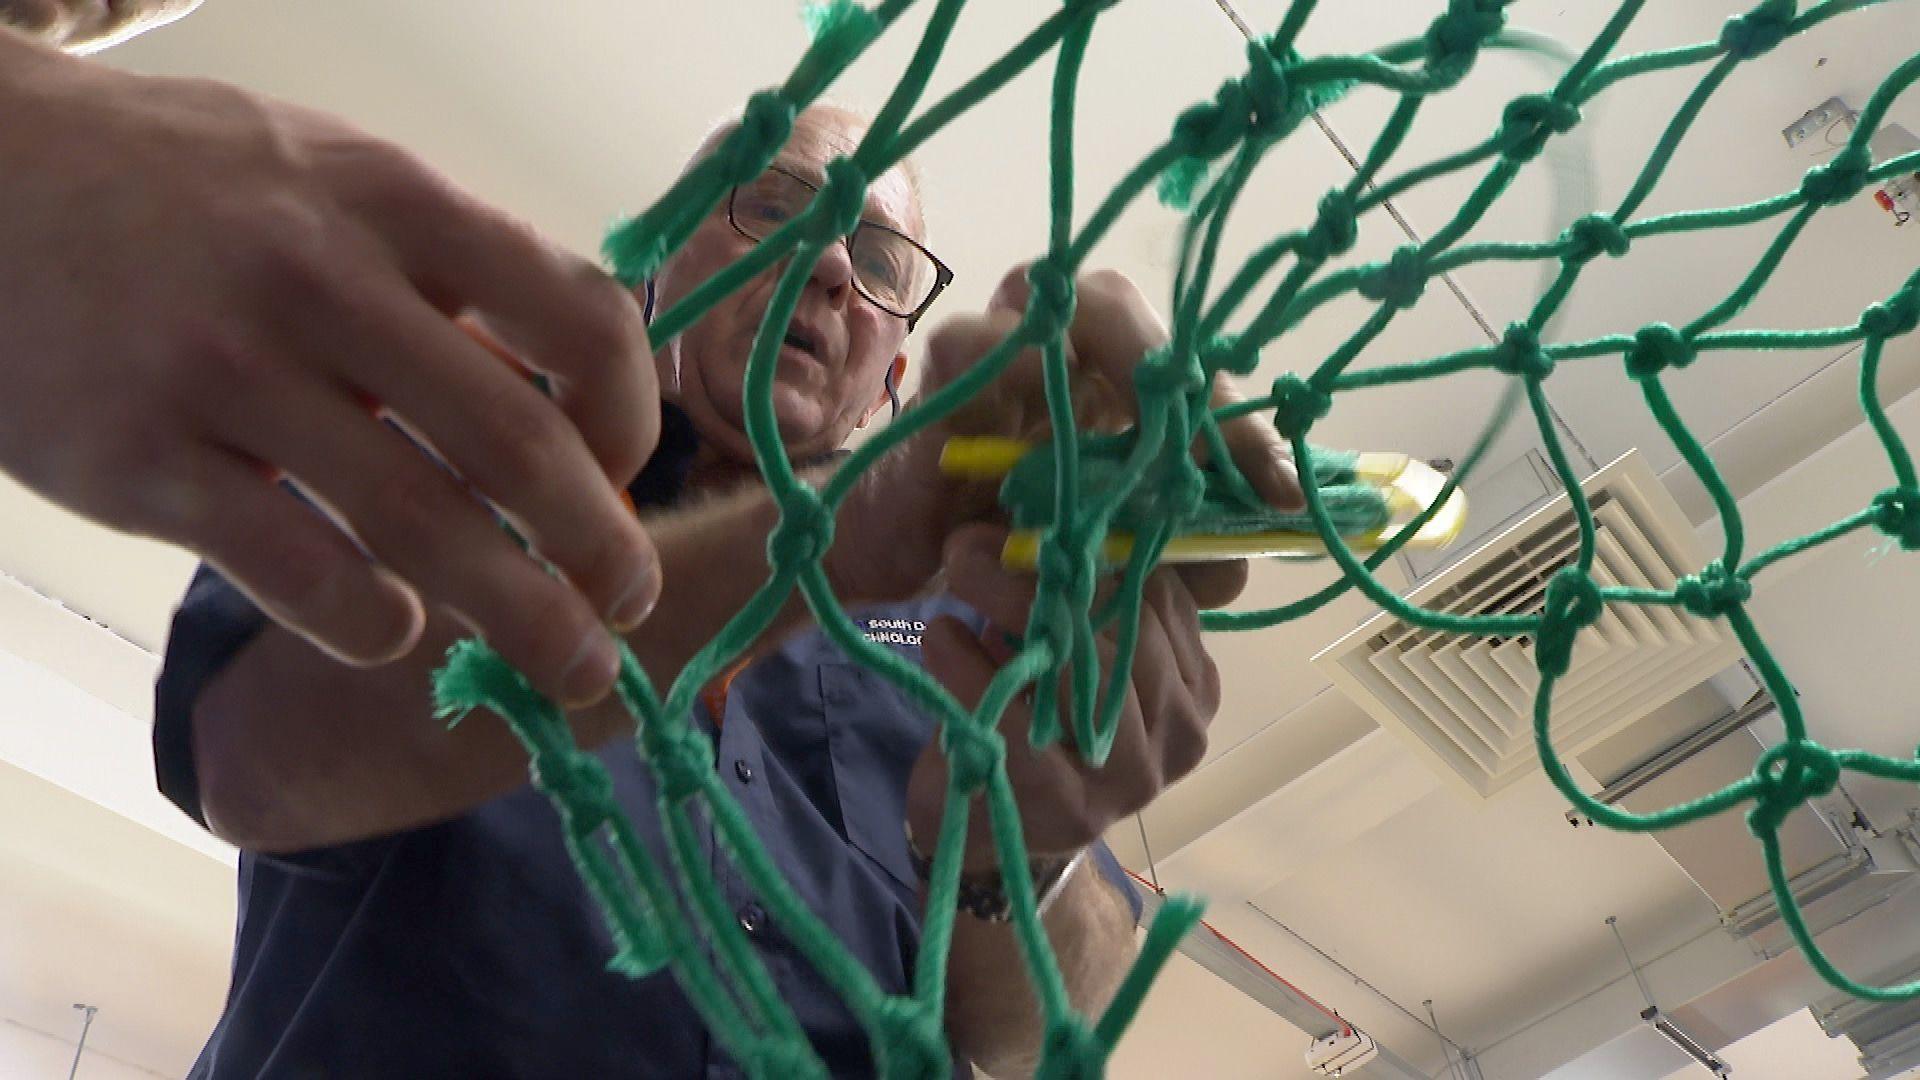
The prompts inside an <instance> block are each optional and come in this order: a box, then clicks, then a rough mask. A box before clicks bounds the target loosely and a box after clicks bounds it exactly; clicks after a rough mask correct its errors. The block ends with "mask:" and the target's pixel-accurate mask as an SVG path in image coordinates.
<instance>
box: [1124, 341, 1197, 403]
mask: <svg viewBox="0 0 1920 1080" xmlns="http://www.w3.org/2000/svg"><path fill="white" fill-rule="evenodd" d="M1206 386H1207V374H1206V372H1204V371H1202V370H1200V365H1199V363H1198V357H1195V358H1194V362H1190V363H1185V364H1182V363H1178V362H1176V361H1175V360H1174V359H1173V355H1172V353H1171V351H1170V350H1168V349H1167V348H1166V347H1165V346H1162V347H1160V348H1158V349H1155V350H1153V351H1152V352H1150V353H1148V354H1147V355H1146V356H1145V357H1143V358H1142V359H1141V361H1140V363H1139V364H1138V365H1137V366H1135V367H1134V369H1133V390H1134V393H1135V394H1137V395H1138V396H1139V398H1140V405H1141V411H1142V412H1145V411H1146V405H1147V403H1148V402H1150V401H1164V400H1166V399H1168V398H1170V397H1173V396H1176V395H1178V396H1181V397H1186V396H1190V395H1192V394H1194V393H1196V392H1199V391H1202V390H1204V389H1205V388H1206Z"/></svg>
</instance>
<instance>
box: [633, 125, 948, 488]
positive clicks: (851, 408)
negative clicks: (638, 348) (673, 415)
mask: <svg viewBox="0 0 1920 1080" xmlns="http://www.w3.org/2000/svg"><path fill="white" fill-rule="evenodd" d="M858 125H859V121H858V120H857V118H855V117H852V116H849V115H847V114H845V113H841V112H838V111H835V110H827V109H812V110H809V111H807V112H805V113H803V114H801V116H800V117H799V118H798V119H797V120H796V121H795V123H794V127H793V135H792V137H791V138H790V139H789V140H788V142H787V145H786V147H785V148H784V149H783V150H781V152H780V154H779V156H778V157H777V158H775V159H774V165H775V166H776V167H777V168H780V169H783V170H785V171H786V172H788V173H792V174H794V175H796V176H798V177H801V178H803V179H805V180H807V181H809V182H811V183H813V184H816V185H817V184H819V183H820V181H821V179H822V176H823V172H824V169H825V166H826V164H827V162H828V161H830V160H832V159H833V158H835V157H839V156H842V155H845V154H851V153H852V152H853V149H854V147H855V145H856V144H857V142H858V140H859V138H860V136H861V134H863V130H862V128H861V127H860V126H858ZM862 217H863V218H864V219H865V220H867V221H871V222H876V223H878V224H881V225H886V226H889V227H891V228H894V229H897V230H900V231H901V232H904V233H906V234H908V235H909V236H912V237H914V238H916V239H918V238H920V236H921V235H922V226H921V221H920V214H919V209H918V206H917V203H916V201H915V198H914V195H913V191H912V189H911V186H910V185H909V183H908V181H907V178H906V177H905V175H904V174H903V173H901V172H900V171H899V170H897V169H896V170H894V171H891V172H888V173H886V174H885V175H883V176H881V177H879V178H878V179H876V180H875V181H874V182H873V184H872V186H871V187H870V188H869V190H868V192H867V208H866V212H865V213H864V214H863V215H862ZM754 243H755V242H754V241H753V240H750V239H748V238H747V237H745V236H743V235H741V233H740V232H739V231H738V230H737V229H735V228H734V226H733V224H732V223H730V222H729V221H728V219H727V207H726V205H725V203H724V202H723V203H722V204H721V205H720V206H719V207H718V208H717V209H715V211H714V212H713V213H712V214H710V215H709V216H708V217H707V220H706V221H704V222H703V223H701V225H700V227H699V228H698V229H697V230H695V232H694V234H693V236H692V237H691V238H690V239H689V240H688V241H687V243H686V245H685V246H684V247H682V248H681V249H680V251H679V252H677V253H676V254H675V255H674V257H673V258H672V259H671V260H669V261H668V263H667V265H666V266H665V267H663V268H662V269H661V271H660V274H659V276H658V278H657V279H656V281H655V289H656V296H655V305H656V310H657V311H665V310H666V309H667V308H669V307H672V306H673V305H674V304H675V303H678V302H679V300H680V298H681V297H684V296H685V295H686V294H687V293H689V292H690V291H692V290H693V289H694V288H695V287H697V286H698V285H699V284H700V283H701V282H703V281H705V280H706V279H708V278H709V277H712V276H713V275H714V274H715V273H717V272H718V271H719V270H721V269H722V268H723V267H725V266H726V265H728V264H729V263H732V262H733V261H734V260H736V259H738V258H740V257H741V256H742V255H745V254H746V253H747V252H748V251H749V250H750V249H751V248H752V247H753V246H754ZM786 267H787V261H784V260H783V261H781V262H779V263H776V264H775V265H774V266H773V268H771V269H769V270H768V271H766V272H765V273H762V274H760V275H759V276H757V277H755V278H754V279H753V280H752V281H749V282H748V283H747V284H746V285H745V286H744V287H743V288H741V289H740V290H738V291H737V292H735V293H734V294H733V295H731V296H728V297H727V298H725V299H723V300H721V301H720V302H719V303H718V304H716V305H714V307H713V308H712V309H710V310H709V311H708V312H707V313H706V314H705V315H704V316H703V317H702V318H701V319H700V321H699V322H697V323H695V324H694V325H693V326H691V327H689V328H688V329H687V330H686V332H685V333H683V334H681V336H680V337H679V338H678V339H677V340H675V341H674V342H673V343H672V344H671V345H669V346H668V347H667V349H666V350H663V352H662V359H663V360H666V361H668V363H667V364H665V365H664V366H665V368H666V371H665V373H664V374H663V377H662V378H663V381H668V380H670V379H671V377H672V369H673V362H675V361H677V364H678V369H679V380H680V385H679V387H678V391H677V394H676V392H675V391H674V389H673V387H672V386H671V383H670V382H669V383H668V393H669V395H671V396H674V397H675V400H676V401H677V402H678V403H679V405H680V407H681V408H683V409H685V410H686V411H687V414H688V415H689V416H690V417H691V418H692V419H693V421H694V424H695V425H696V426H697V427H698V428H699V430H700V433H701V435H702V437H703V438H705V439H706V440H708V441H709V442H711V443H713V444H714V445H715V446H716V447H717V448H719V449H720V450H722V451H724V452H725V453H727V454H728V455H729V456H731V457H734V458H737V459H739V460H742V461H746V460H750V459H751V456H752V451H751V448H750V447H749V445H748V443H747V439H746V434H745V432H746V416H745V407H744V399H743V394H742V388H743V386H744V383H745V376H746V370H747V354H748V352H749V350H750V349H751V347H752V344H753V338H754V334H755V333H756V332H757V331H758V330H759V328H760V320H761V318H762V317H763V316H764V315H765V314H766V311H767V306H768V303H769V301H770V300H771V299H772V296H773V291H774V287H775V285H776V284H777V282H778V279H779V276H780V274H781V272H782V271H784V270H785V269H786ZM906 336H907V322H906V320H905V319H903V318H901V317H899V316H897V315H893V314H890V313H888V312H887V311H884V310H882V309H881V308H880V307H878V306H877V305H875V304H873V303H872V302H870V301H868V300H867V299H866V298H865V297H863V296H861V295H860V293H859V292H858V291H857V290H856V289H855V287H854V283H853V263H852V260H851V256H850V253H849V252H848V249H847V246H846V245H845V244H842V243H836V244H833V245H831V246H830V247H828V248H827V250H826V252H825V253H824V254H822V255H821V257H820V259H819V261H818V262H817V263H816V264H815V265H814V267H813V273H812V275H811V276H810V277H809V278H808V279H807V283H806V288H805V290H804V291H803V292H802V293H801V296H800V302H799V305H798V306H797V307H796V308H795V309H794V314H793V319H792V321H791V322H789V323H788V325H787V339H786V343H785V344H783V345H782V347H781V349H780V359H779V364H778V367H777V368H776V370H775V374H774V386H773V408H774V414H775V416H776V417H777V418H778V420H779V424H780V435H781V439H782V441H783V442H784V443H785V444H786V447H787V453H788V455H789V456H790V457H792V458H795V459H800V460H804V459H806V458H810V457H817V456H819V455H822V454H826V453H828V452H831V451H833V450H836V449H838V448H839V447H840V446H841V444H842V443H844V442H845V441H846V438H847V436H848V434H850V433H851V432H852V431H853V429H854V428H855V427H857V426H858V425H859V424H861V423H862V422H863V421H864V420H865V419H866V418H867V417H868V416H869V415H871V414H872V413H873V412H874V411H875V410H877V409H878V408H880V407H881V406H882V405H883V404H884V403H885V402H886V400H887V397H886V384H885V378H886V375H887V371H888V369H889V368H890V367H891V366H892V365H893V362H894V358H895V357H896V356H897V355H899V353H900V351H901V347H902V346H903V345H904V344H905V342H906Z"/></svg>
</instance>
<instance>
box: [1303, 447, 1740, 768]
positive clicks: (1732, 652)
mask: <svg viewBox="0 0 1920 1080" xmlns="http://www.w3.org/2000/svg"><path fill="white" fill-rule="evenodd" d="M1584 488H1585V490H1586V493H1587V499H1588V501H1589V502H1590V503H1591V504H1592V506H1593V511H1594V518H1595V523H1596V525H1597V533H1598V536H1597V538H1598V548H1597V551H1596V554H1595V559H1594V567H1593V576H1594V579H1595V580H1596V581H1598V582H1599V583H1600V584H1601V585H1602V586H1609V585H1626V586H1632V587H1637V588H1643V589H1671V588H1673V586H1674V583H1675V582H1676V581H1678V580H1679V579H1680V578H1681V577H1683V576H1685V575H1687V574H1690V573H1693V572H1695V571H1697V570H1699V569H1700V567H1701V566H1703V565H1704V564H1705V563H1706V561H1707V555H1706V553H1705V552H1704V551H1703V550H1702V549H1701V545H1700V542H1699V540H1698V539H1697V538H1696V537H1695V535H1694V531H1693V526H1692V525H1691V524H1689V523H1688V521H1687V518H1686V515H1685V514H1683V513H1682V512H1681V510H1680V507H1679V505H1678V504H1677V503H1675V502H1674V499H1673V496H1672V495H1671V494H1669V493H1668V491H1667V489H1666V488H1665V487H1664V486H1663V485H1662V484H1661V483H1660V480H1659V478H1658V477H1656V476H1654V474H1653V471H1652V470H1651V469H1649V468H1648V467H1647V464H1646V462H1645V461H1644V460H1642V459H1641V457H1640V456H1639V454H1638V453H1635V452H1632V451H1629V452H1628V453H1627V454H1625V455H1624V456H1622V457H1620V458H1619V459H1617V460H1616V461H1614V462H1613V463H1612V464H1610V465H1608V466H1607V467H1606V468H1604V469H1601V470H1600V471H1599V472H1597V473H1595V474H1594V475H1593V476H1592V477H1590V478H1588V480H1587V482H1586V483H1585V485H1584ZM1579 543H1580V534H1579V530H1578V528H1577V526H1576V524H1575V522H1574V519H1573V510H1572V507H1571V506H1570V505H1569V503H1568V500H1567V498H1566V496H1565V495H1561V496H1560V497H1559V498H1557V499H1554V500H1553V501H1552V502H1549V503H1547V504H1545V505H1544V506H1542V507H1541V508H1540V509H1538V510H1536V511H1534V512H1533V513H1531V514H1529V515H1527V516H1526V517H1525V518H1523V519H1522V520H1521V521H1520V522H1519V523H1517V524H1515V525H1514V526H1513V527H1512V528H1510V529H1507V530H1505V531H1503V532H1502V533H1500V534H1499V535H1498V536H1496V537H1494V538H1493V539H1492V540H1490V541H1488V542H1487V544H1486V545H1485V546H1483V547H1481V548H1480V549H1479V550H1477V551H1474V552H1472V553H1471V554H1469V555H1467V556H1466V557H1465V558H1463V559H1461V560H1460V561H1458V562H1456V563H1454V564H1453V565H1452V566H1450V567H1448V568H1447V569H1446V570H1444V571H1443V572H1441V573H1439V574H1436V575H1434V576H1433V577H1432V578H1430V579H1428V580H1426V581H1424V582H1422V583H1421V584H1420V585H1419V586H1417V587H1416V588H1415V589H1414V590H1413V591H1412V592H1410V593H1409V594H1408V598H1409V599H1411V600H1413V601H1414V602H1416V603H1418V604H1420V605H1421V606H1422V607H1426V608H1430V609H1433V610H1437V611H1445V612H1449V613H1452V614H1460V615H1484V614H1496V613H1497V614H1513V613H1522V614H1526V613H1534V612H1538V611H1539V610H1540V606H1541V602H1542V596H1543V594H1544V593H1545V591H1546V587H1547V580H1548V579H1549V578H1551V577H1552V576H1553V574H1554V572H1555V571H1556V570H1559V569H1560V568H1561V567H1563V566H1566V565H1568V564H1570V563H1571V562H1573V560H1574V558H1575V556H1576V555H1577V553H1578V551H1579ZM1533 648H1534V642H1533V639H1532V637H1531V636H1527V635H1522V636H1518V637H1469V636H1461V635H1454V634H1445V633H1438V632H1434V631H1429V630H1421V629H1418V628H1416V627H1411V626H1408V625H1407V624H1405V623H1403V622H1401V621H1400V620H1399V619H1397V618H1395V617H1394V616H1392V615H1388V614H1386V613H1384V612H1383V613H1381V614H1379V615H1377V616H1375V617H1374V618H1372V619H1370V620H1368V621H1367V622H1366V623H1365V624H1363V625H1362V626H1361V627H1360V628H1359V629H1357V630H1355V631H1354V632H1353V633H1351V634H1348V635H1347V636H1346V637H1345V638H1343V639H1341V640H1340V641H1339V642H1337V643H1335V644H1334V645H1333V646H1332V647H1330V648H1328V649H1326V650H1325V651H1323V652H1321V653H1320V655H1318V656H1316V657H1314V662H1315V663H1316V664H1318V665H1320V667H1321V668H1322V670H1324V671H1325V672H1326V673H1327V674H1328V676H1329V677H1330V678H1331V679H1332V680H1333V682H1334V685H1336V686H1338V687H1340V689H1341V690H1343V691H1345V692H1346V693H1347V695H1348V696H1350V697H1352V698H1353V699H1354V700H1355V701H1356V702H1358V703H1359V704H1360V705H1361V707H1363V708H1365V709H1366V710H1367V712H1368V713H1369V714H1371V715H1372V716H1373V717H1374V718H1375V719H1376V720H1378V721H1379V722H1380V724H1381V726H1382V727H1385V728H1387V729H1389V730H1392V731H1394V732H1396V733H1397V734H1399V735H1401V736H1403V737H1404V738H1405V739H1406V741H1407V742H1408V743H1409V744H1411V745H1412V746H1413V747H1414V749H1415V750H1416V751H1417V752H1418V753H1419V754H1420V755H1421V756H1422V757H1423V758H1424V759H1425V760H1427V761H1428V762H1429V763H1430V764H1431V765H1433V766H1434V767H1435V768H1436V769H1437V770H1438V771H1439V772H1440V773H1441V774H1442V775H1443V776H1447V777H1450V778H1451V779H1453V780H1454V781H1455V782H1457V783H1461V784H1464V785H1465V787H1466V788H1467V789H1468V790H1470V791H1472V792H1474V793H1475V794H1478V795H1480V796H1482V797H1487V796H1491V795H1493V794H1494V793H1495V792H1497V791H1499V790H1501V789H1502V788H1504V787H1506V786H1507V785H1508V784H1511V783H1513V782H1514V781H1515V780H1517V779H1519V778H1520V777H1522V776H1525V775H1528V774H1530V773H1532V772H1535V771H1538V769H1539V767H1540V766H1539V761H1538V758H1537V757H1536V755H1535V752H1534V746H1533V734H1532V723H1533V720H1532V716H1533V695H1534V691H1535V689H1536V688H1537V687H1538V686H1539V675H1538V673H1537V671H1536V669H1535V667H1534V656H1533ZM1739 655H1740V652H1739V646H1738V645H1737V643H1735V642H1734V640H1733V637H1732V634H1731V632H1730V631H1728V630H1727V629H1726V627H1725V626H1724V625H1723V624H1719V623H1716V622H1709V621H1705V620H1701V619H1695V618H1692V617H1691V616H1688V615H1687V614H1686V613H1684V612H1682V611H1680V610H1679V609H1677V608H1668V607H1661V606H1641V605H1630V604H1611V605H1608V608H1607V611H1606V614H1605V615H1604V616H1603V617H1602V618H1601V619H1600V621H1599V622H1597V623H1595V624H1594V625H1592V626H1590V627H1587V628H1586V629H1585V630H1582V631H1581V632H1580V636H1579V637H1578V638H1577V639H1576V640H1575V645H1574V651H1573V669H1572V670H1571V671H1570V672H1569V673H1568V674H1567V676H1566V677H1565V678H1564V679H1562V680H1561V681H1560V682H1559V684H1558V685H1557V686H1556V687H1555V690H1554V701H1553V733H1554V734H1553V737H1554V745H1555V746H1557V747H1559V748H1560V750H1561V751H1562V752H1563V753H1565V754H1568V755H1572V754H1575V753H1578V752H1579V751H1580V750H1582V749H1584V748H1585V747H1588V746H1590V745H1592V744H1593V743H1594V742H1595V741H1597V740H1599V739H1602V738H1604V737H1606V736H1607V735H1610V734H1612V733H1614V732H1616V731H1619V730H1620V729H1621V728H1623V727H1625V726H1626V725H1628V724H1631V723H1633V722H1634V721H1635V720H1638V719H1640V718H1641V717H1643V716H1645V715H1646V714H1647V713H1649V712H1651V711H1653V710H1654V709H1657V708H1659V707H1660V706H1662V705H1664V704H1666V703H1667V702H1669V701H1672V700H1673V699H1674V698H1676V697H1679V696H1680V695H1681V694H1683V693H1685V692H1686V691H1688V690H1690V689H1692V688H1693V687H1695V686H1697V685H1699V684H1700V683H1702V682H1704V681H1705V680H1707V679H1708V678H1709V677H1711V676H1712V675H1713V674H1714V673H1716V672H1718V671H1720V670H1721V669H1723V668H1725V667H1726V666H1727V665H1729V664H1731V663H1733V662H1734V661H1735V660H1737V659H1738V658H1739Z"/></svg>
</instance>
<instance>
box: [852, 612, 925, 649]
mask: <svg viewBox="0 0 1920 1080" xmlns="http://www.w3.org/2000/svg"><path fill="white" fill-rule="evenodd" d="M861 621H862V622H865V623H866V624H867V630H866V633H865V634H864V635H862V636H864V637H865V638H866V639H867V640H868V641H871V642H874V643H876V644H879V645H909V646H912V647H913V648H916V649H917V648H919V647H920V635H921V634H923V633H925V632H926V630H927V624H926V623H924V622H922V621H921V620H919V619H863V620H861Z"/></svg>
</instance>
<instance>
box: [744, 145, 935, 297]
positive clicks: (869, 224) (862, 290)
mask: <svg viewBox="0 0 1920 1080" xmlns="http://www.w3.org/2000/svg"><path fill="white" fill-rule="evenodd" d="M767 171H768V172H772V173H779V174H780V175H781V176H784V177H786V178H787V179H789V180H792V181H793V182H794V183H796V184H799V185H800V186H801V187H804V188H806V189H807V190H808V191H811V192H813V193H814V194H816V195H818V194H819V193H820V185H818V184H815V183H814V182H813V181H811V180H808V179H807V178H806V177H804V176H798V175H795V174H794V173H791V172H788V171H787V170H786V169H783V168H781V167H780V166H778V165H769V166H767ZM741 186H742V185H738V184H736V185H734V188H733V190H732V191H729V192H728V193H727V224H729V225H731V226H733V231H734V232H737V233H739V234H740V235H741V236H744V237H746V238H747V239H749V240H751V241H753V242H754V243H756V244H757V243H759V242H760V241H762V240H764V239H766V237H764V236H755V235H753V234H752V233H750V232H748V231H747V229H746V226H744V225H742V224H740V219H739V218H737V217H735V216H734V213H733V204H734V200H735V199H737V198H739V196H740V188H741ZM862 229H878V230H880V231H881V232H885V233H892V234H893V235H894V236H897V237H899V238H900V239H902V240H905V241H906V242H907V243H909V244H912V245H913V246H914V249H915V250H917V251H919V252H920V254H922V255H925V256H926V257H927V261H929V262H931V263H933V288H931V289H928V290H927V298H926V299H924V300H922V301H920V306H918V307H916V308H914V309H913V310H912V311H910V312H907V311H895V310H894V309H893V308H891V307H888V306H887V305H886V304H885V303H884V302H882V301H881V300H880V298H879V297H877V296H874V295H873V294H872V293H870V292H868V291H867V288H866V286H864V285H862V284H861V283H860V275H859V274H857V273H856V274H854V275H853V288H854V291H855V292H857V293H859V294H860V295H861V297H863V298H864V299H865V300H866V301H867V303H869V304H872V305H873V306H874V307H877V308H879V309H880V310H881V311H884V312H886V313H887V314H889V315H892V316H893V317H895V318H898V319H905V320H907V330H908V331H909V332H911V331H912V330H913V328H914V324H916V323H918V322H919V321H920V316H922V315H925V314H926V313H927V309H928V308H930V307H932V306H933V302H934V301H935V300H938V299H939V298H940V294H941V293H942V292H944V291H946V288H947V286H949V285H951V284H953V271H952V270H950V269H948V268H947V264H946V263H943V262H941V261H940V257H939V256H938V255H935V254H934V253H933V252H931V251H928V250H927V247H926V245H925V244H922V243H921V242H920V241H918V240H915V239H914V238H913V237H911V236H908V235H907V234H906V233H903V232H901V231H900V230H899V229H896V228H893V227H892V226H890V225H882V224H880V223H879V222H877V221H868V220H867V219H865V218H861V219H860V223H859V224H857V225H855V226H854V227H853V231H852V232H850V233H848V234H847V235H845V236H843V237H841V238H840V242H841V243H842V244H845V245H846V247H847V254H849V255H851V254H853V239H854V237H856V236H858V235H860V230H862Z"/></svg>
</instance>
